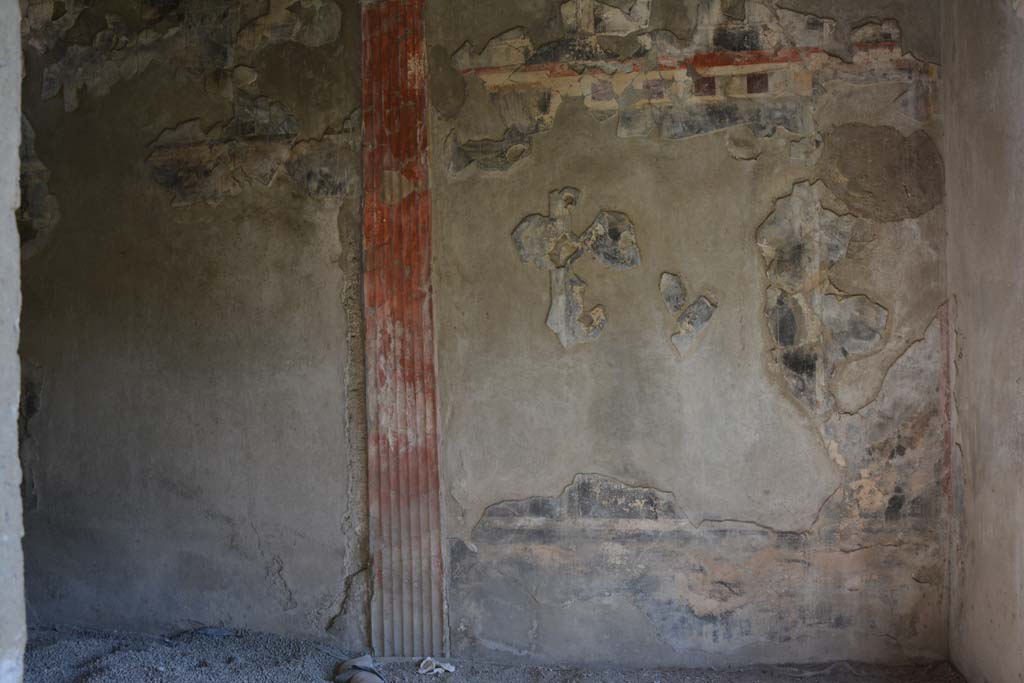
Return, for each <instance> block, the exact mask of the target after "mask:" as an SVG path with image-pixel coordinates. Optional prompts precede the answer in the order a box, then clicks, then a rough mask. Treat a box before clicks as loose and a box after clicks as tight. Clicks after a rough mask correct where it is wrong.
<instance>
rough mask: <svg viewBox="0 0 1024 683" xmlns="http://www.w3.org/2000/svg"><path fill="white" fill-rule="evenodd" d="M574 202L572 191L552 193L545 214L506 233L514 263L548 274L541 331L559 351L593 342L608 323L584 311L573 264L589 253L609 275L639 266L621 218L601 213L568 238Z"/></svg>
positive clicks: (599, 310)
mask: <svg viewBox="0 0 1024 683" xmlns="http://www.w3.org/2000/svg"><path fill="white" fill-rule="evenodd" d="M579 200H580V191H579V190H577V189H574V188H571V187H566V188H563V189H561V190H556V191H553V192H552V193H551V194H550V195H549V196H548V214H547V215H546V216H542V215H540V214H533V215H530V216H527V217H526V218H524V219H523V220H522V221H520V222H519V225H517V226H516V229H515V230H514V231H513V232H512V242H513V244H514V245H515V248H516V252H517V253H518V255H519V260H520V261H522V262H523V263H529V264H533V265H534V266H536V267H537V268H540V269H541V270H546V271H549V272H550V273H551V306H550V308H549V309H548V315H547V325H548V327H549V328H551V331H552V332H554V333H555V334H556V335H557V336H558V340H559V341H560V342H561V343H562V346H563V347H565V348H571V347H573V346H575V345H577V344H583V343H586V342H591V341H593V340H595V339H597V338H598V337H599V336H600V335H601V332H603V331H604V328H605V325H607V322H608V320H607V315H606V313H605V309H604V307H603V306H594V307H593V308H591V309H590V310H586V308H585V306H584V303H583V298H584V292H585V290H586V286H587V283H586V282H584V281H583V280H582V279H581V278H580V277H579V276H577V275H576V274H575V273H574V272H573V270H572V266H573V263H575V262H576V260H577V259H579V258H581V257H583V256H584V255H586V254H588V253H589V254H592V255H593V256H594V257H595V258H596V259H597V260H598V261H599V262H600V263H602V264H604V265H606V266H608V267H609V268H611V269H612V270H629V269H631V268H636V267H637V266H639V265H640V247H639V245H638V244H637V238H636V226H634V225H633V222H632V221H631V220H630V219H629V216H627V215H626V214H624V213H621V212H619V211H601V212H600V213H598V215H597V217H596V218H595V219H594V222H593V223H591V225H590V227H589V228H587V230H586V231H585V232H584V233H583V234H582V235H577V234H575V233H574V232H573V230H572V216H573V212H574V211H575V209H576V207H577V206H578V204H579Z"/></svg>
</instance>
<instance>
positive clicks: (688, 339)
mask: <svg viewBox="0 0 1024 683" xmlns="http://www.w3.org/2000/svg"><path fill="white" fill-rule="evenodd" d="M717 308H718V305H717V304H714V303H712V302H711V300H710V299H708V298H707V297H703V296H702V297H700V298H699V299H697V300H696V301H694V302H693V303H692V304H690V305H689V306H688V307H687V309H686V310H685V311H683V313H682V315H680V316H679V320H678V321H677V322H678V323H679V332H677V333H676V334H674V335H672V344H673V345H675V347H676V350H677V351H679V354H680V355H686V353H687V352H689V351H690V349H692V348H693V345H694V344H695V343H696V338H697V335H699V334H700V333H701V331H702V330H703V329H704V328H705V327H707V326H708V323H709V322H711V316H713V315H714V314H715V310H716V309H717Z"/></svg>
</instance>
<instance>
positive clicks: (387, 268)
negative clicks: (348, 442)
mask: <svg viewBox="0 0 1024 683" xmlns="http://www.w3.org/2000/svg"><path fill="white" fill-rule="evenodd" d="M362 12H363V136H364V137H363V176H364V180H363V185H364V209H363V247H364V251H365V255H364V268H365V272H364V290H365V291H364V299H365V305H366V313H365V315H366V363H367V422H368V424H367V427H368V432H369V438H368V450H369V453H368V457H369V468H368V471H369V495H368V500H369V514H370V549H371V554H372V558H373V563H374V564H373V566H374V574H373V576H374V593H373V598H372V605H371V607H372V610H371V633H372V641H373V646H374V650H375V652H376V653H377V655H379V656H410V657H419V656H425V655H442V654H444V653H445V641H446V639H445V631H444V603H443V600H442V595H443V585H444V584H443V561H442V555H441V515H440V485H439V468H438V451H437V438H436V428H435V411H436V392H435V382H436V379H435V372H434V336H433V310H432V305H431V299H432V294H431V284H430V266H431V255H430V245H431V225H430V193H429V191H428V189H427V178H428V160H429V147H428V138H427V127H426V126H427V100H426V87H425V86H426V84H425V74H426V63H425V59H424V42H423V41H424V38H423V0H385V1H383V2H367V3H364V4H363V10H362Z"/></svg>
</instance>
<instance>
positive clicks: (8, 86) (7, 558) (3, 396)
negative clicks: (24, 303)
mask: <svg viewBox="0 0 1024 683" xmlns="http://www.w3.org/2000/svg"><path fill="white" fill-rule="evenodd" d="M17 27H18V13H17V6H16V5H15V3H11V2H5V3H2V4H0V92H3V93H4V97H3V98H0V577H3V582H2V587H0V683H20V681H21V674H22V653H23V651H24V649H25V599H24V574H23V563H22V551H21V537H22V519H21V492H20V490H19V484H20V482H21V467H20V465H19V463H18V457H17V455H16V454H17V452H18V445H17V444H18V427H17V413H18V390H19V387H20V379H19V375H20V373H19V371H18V366H19V362H18V316H19V315H20V313H21V281H20V272H19V271H20V268H19V250H18V237H17V235H18V231H17V225H16V223H15V210H16V209H17V208H18V202H19V196H18V177H19V172H18V168H19V157H18V147H19V144H20V139H21V138H20V132H21V125H20V119H21V97H20V96H19V95H18V86H19V83H20V80H21V40H20V36H19V35H18V28H17Z"/></svg>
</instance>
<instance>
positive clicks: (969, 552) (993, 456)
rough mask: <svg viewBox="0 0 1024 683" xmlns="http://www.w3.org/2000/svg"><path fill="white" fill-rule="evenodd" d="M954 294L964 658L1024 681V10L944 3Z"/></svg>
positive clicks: (955, 650)
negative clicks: (1023, 74) (1023, 347)
mask: <svg viewBox="0 0 1024 683" xmlns="http://www.w3.org/2000/svg"><path fill="white" fill-rule="evenodd" d="M944 12H945V16H944V31H945V36H944V45H945V58H944V61H945V63H946V65H947V67H946V68H947V74H948V75H947V85H948V89H947V92H946V99H945V107H946V114H947V131H948V138H947V143H946V159H947V168H948V179H947V188H948V197H949V201H948V204H947V206H948V219H947V220H948V225H949V289H950V294H951V296H952V297H953V298H954V300H955V302H956V329H955V331H956V355H955V361H956V404H955V405H956V417H957V442H956V450H955V452H954V454H955V456H956V458H955V460H954V462H955V463H956V465H957V470H958V472H957V476H956V477H955V481H957V482H960V488H958V490H957V496H956V502H957V507H956V527H955V530H956V533H955V534H954V537H953V539H954V545H955V550H954V553H955V554H954V557H955V562H954V564H953V572H952V580H951V591H952V605H951V610H950V649H951V654H952V658H953V661H954V662H955V664H956V665H957V666H958V667H959V668H960V669H961V670H962V671H963V672H964V674H965V675H966V676H967V678H968V679H969V680H971V681H993V682H994V681H1016V680H1022V679H1024V623H1022V620H1021V615H1022V614H1024V493H1022V492H1021V488H1020V485H1019V484H1020V482H1021V480H1022V477H1024V431H1022V424H1024V398H1022V394H1021V382H1022V381H1024V380H1022V377H1024V359H1022V357H1021V354H1020V353H1019V352H1017V349H1016V340H1017V339H1019V337H1020V335H1021V334H1022V333H1024V280H1022V274H1024V266H1022V264H1024V235H1022V225H1021V215H1022V212H1024V195H1022V193H1021V189H1020V178H1021V175H1022V174H1024V166H1022V162H1021V154H1020V150H1021V145H1022V144H1024V85H1022V84H1021V80H1020V63H1021V59H1024V11H1022V8H1021V4H1020V3H1019V2H1018V3H1014V2H994V1H985V2H954V1H950V2H946V3H944Z"/></svg>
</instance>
